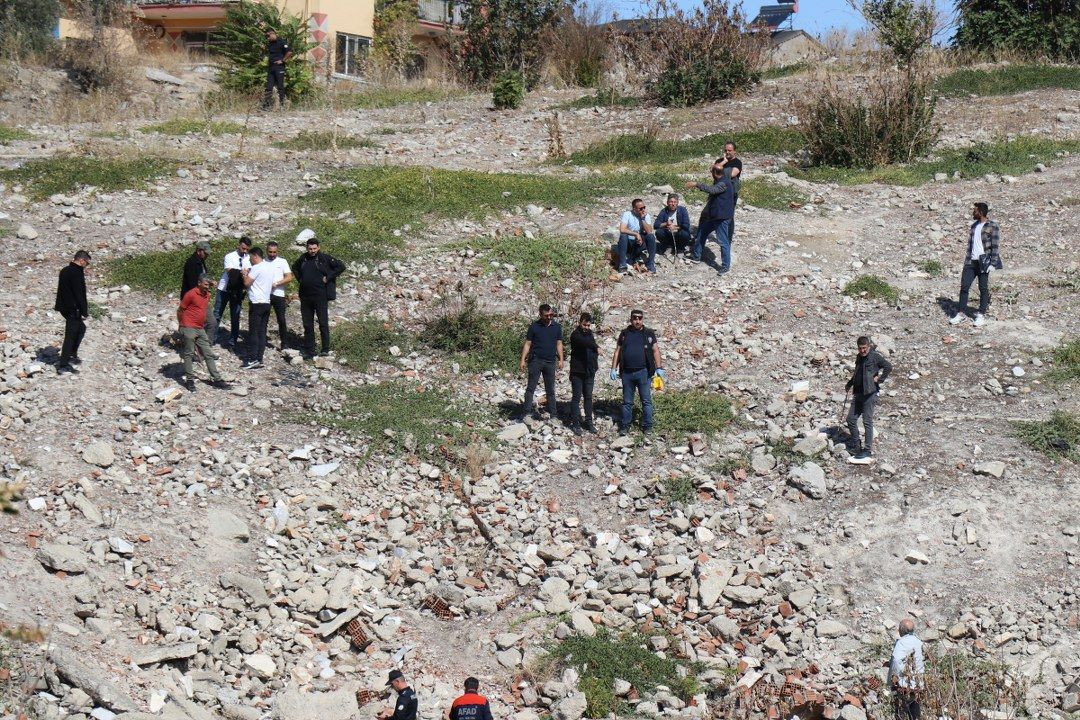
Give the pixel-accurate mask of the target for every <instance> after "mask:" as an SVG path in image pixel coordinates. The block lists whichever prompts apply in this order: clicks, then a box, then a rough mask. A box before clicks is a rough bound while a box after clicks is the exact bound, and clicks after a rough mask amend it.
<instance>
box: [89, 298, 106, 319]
mask: <svg viewBox="0 0 1080 720" xmlns="http://www.w3.org/2000/svg"><path fill="white" fill-rule="evenodd" d="M86 309H87V310H88V311H89V313H90V317H92V318H93V319H95V320H100V319H101V318H103V317H105V316H107V315H108V314H109V308H107V307H105V306H104V305H101V304H99V303H96V302H94V301H93V300H91V301H89V302H88V303H87V304H86Z"/></svg>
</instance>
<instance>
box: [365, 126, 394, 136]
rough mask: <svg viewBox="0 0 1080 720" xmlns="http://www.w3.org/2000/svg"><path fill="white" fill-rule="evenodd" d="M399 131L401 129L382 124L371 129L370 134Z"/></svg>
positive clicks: (389, 133)
mask: <svg viewBox="0 0 1080 720" xmlns="http://www.w3.org/2000/svg"><path fill="white" fill-rule="evenodd" d="M399 132H401V131H400V130H398V129H397V128H393V127H389V126H383V127H377V128H375V129H374V130H372V131H371V134H372V135H396V134H397V133H399Z"/></svg>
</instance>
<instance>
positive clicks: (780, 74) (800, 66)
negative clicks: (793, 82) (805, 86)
mask: <svg viewBox="0 0 1080 720" xmlns="http://www.w3.org/2000/svg"><path fill="white" fill-rule="evenodd" d="M809 69H810V63H808V62H797V63H791V64H790V65H781V66H780V67H771V68H768V69H767V70H765V72H763V73H762V74H761V77H762V79H763V80H779V79H780V78H786V77H790V76H792V75H798V74H799V73H801V72H802V71H803V70H809Z"/></svg>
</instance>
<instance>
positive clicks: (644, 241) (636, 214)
mask: <svg viewBox="0 0 1080 720" xmlns="http://www.w3.org/2000/svg"><path fill="white" fill-rule="evenodd" d="M643 250H644V251H645V252H646V255H645V268H646V269H647V270H648V271H649V272H650V273H655V272H656V235H655V234H654V233H653V224H652V216H651V215H649V213H648V212H647V211H646V210H645V201H644V200H642V199H641V198H634V200H633V202H631V203H630V209H629V210H627V211H626V212H624V213H623V214H622V217H621V218H619V272H621V273H624V274H626V273H628V272H629V270H628V269H627V264H626V260H627V256H628V255H629V256H631V257H634V258H637V257H638V256H639V255H640V254H641V252H642V251H643Z"/></svg>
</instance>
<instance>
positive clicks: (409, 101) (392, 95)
mask: <svg viewBox="0 0 1080 720" xmlns="http://www.w3.org/2000/svg"><path fill="white" fill-rule="evenodd" d="M460 95H462V92H461V91H459V90H453V89H449V88H425V87H395V88H390V87H386V88H372V89H370V90H364V91H362V92H355V93H347V94H345V95H343V96H342V97H341V103H342V105H343V106H344V107H351V108H356V109H357V110H380V109H384V108H391V107H397V106H399V105H417V104H420V103H429V102H442V101H443V100H448V99H450V98H454V97H458V96H460Z"/></svg>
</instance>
